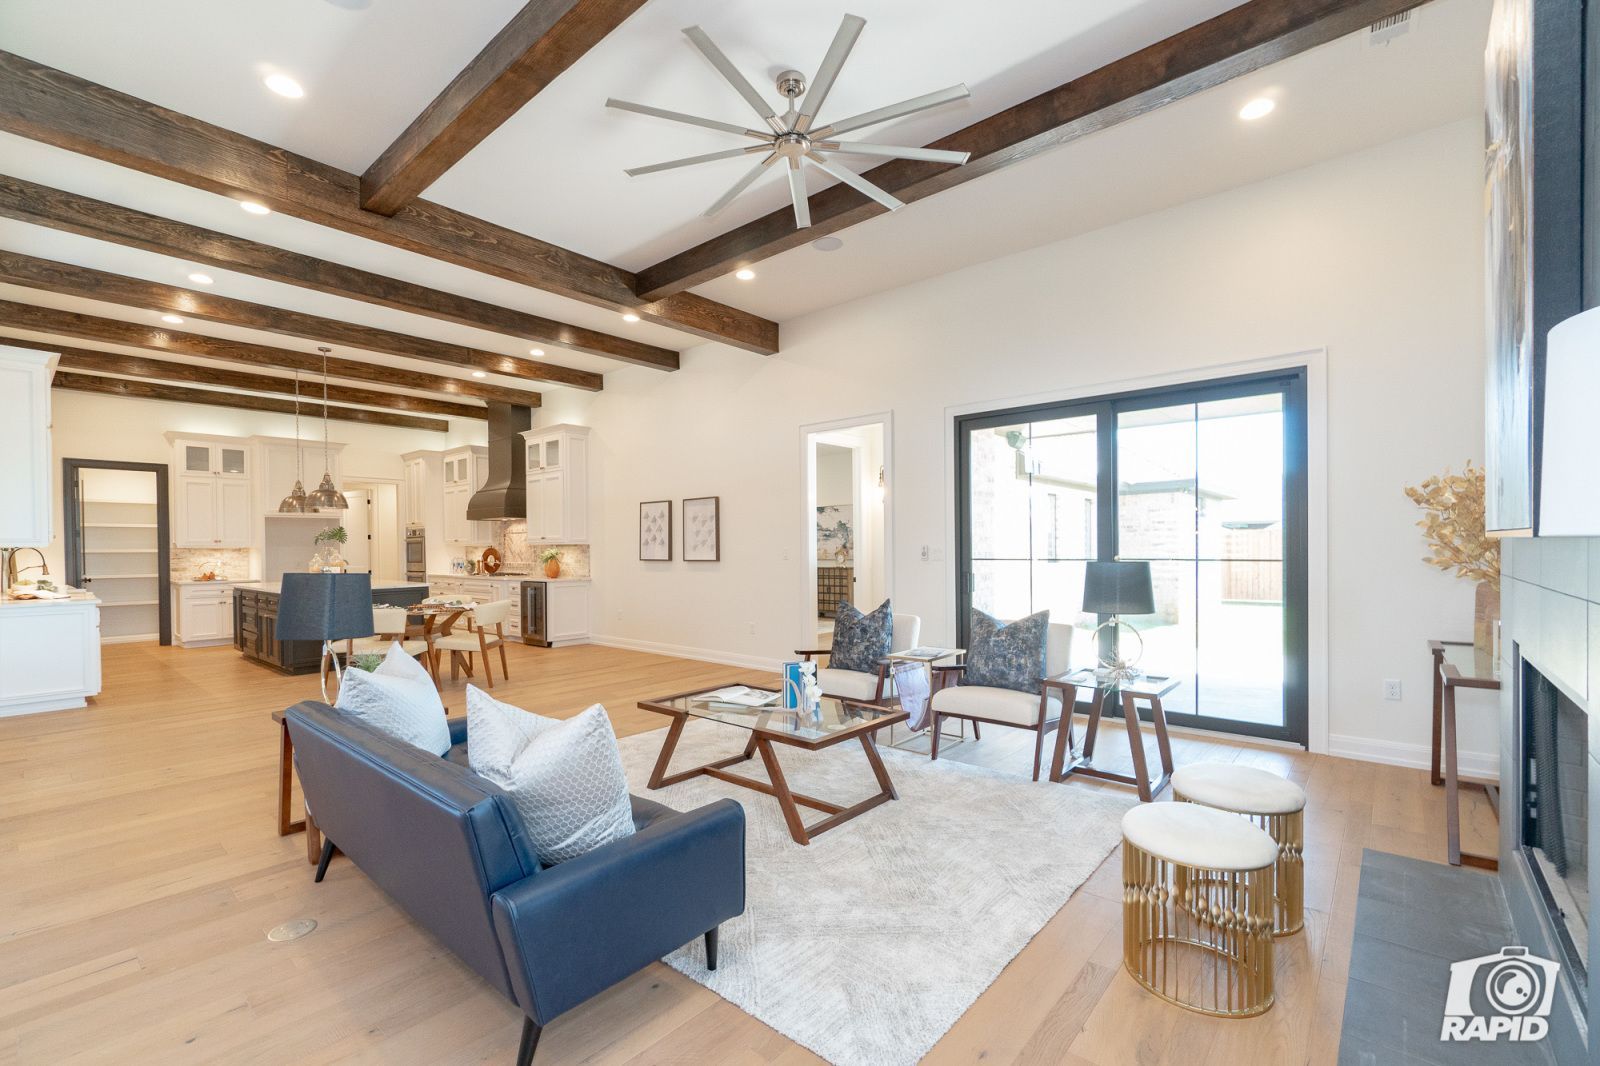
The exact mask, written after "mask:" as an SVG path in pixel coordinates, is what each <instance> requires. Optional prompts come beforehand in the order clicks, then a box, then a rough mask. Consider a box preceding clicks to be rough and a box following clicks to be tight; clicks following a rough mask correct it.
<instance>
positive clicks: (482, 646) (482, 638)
mask: <svg viewBox="0 0 1600 1066" xmlns="http://www.w3.org/2000/svg"><path fill="white" fill-rule="evenodd" d="M487 633H488V630H486V629H484V628H483V627H482V626H479V627H478V650H479V651H481V652H483V679H484V681H486V682H487V683H488V685H489V687H490V688H491V689H492V688H494V663H492V662H491V661H490V660H489V644H488V637H487V636H486V634H487ZM468 654H471V653H470V652H469V653H468Z"/></svg>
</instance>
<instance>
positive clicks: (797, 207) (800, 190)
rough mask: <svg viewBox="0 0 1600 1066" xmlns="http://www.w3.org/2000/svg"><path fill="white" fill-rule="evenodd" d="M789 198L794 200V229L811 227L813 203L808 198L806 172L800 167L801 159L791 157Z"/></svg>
mask: <svg viewBox="0 0 1600 1066" xmlns="http://www.w3.org/2000/svg"><path fill="white" fill-rule="evenodd" d="M789 196H790V197H791V198H792V199H793V200H794V228H795V229H808V228H809V227H810V226H811V201H810V200H808V199H807V198H806V172H805V171H804V170H802V169H801V167H800V157H799V156H790V157H789Z"/></svg>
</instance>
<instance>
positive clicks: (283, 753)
mask: <svg viewBox="0 0 1600 1066" xmlns="http://www.w3.org/2000/svg"><path fill="white" fill-rule="evenodd" d="M272 720H273V721H274V722H277V723H278V835H279V836H281V837H286V836H288V835H289V834H290V833H298V832H300V831H301V830H304V831H305V834H306V861H307V862H309V863H310V864H311V865H313V866H315V865H316V864H317V862H318V860H319V859H321V858H322V832H321V830H319V829H318V828H317V822H316V819H314V818H312V817H311V811H310V810H309V809H308V810H306V812H305V816H304V817H303V818H294V819H292V818H291V812H290V810H289V804H290V802H291V801H292V799H293V793H294V740H293V738H291V737H290V736H289V720H288V718H287V717H286V716H285V715H284V713H283V712H282V711H273V712H272Z"/></svg>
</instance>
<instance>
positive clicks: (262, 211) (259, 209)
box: [239, 200, 272, 215]
mask: <svg viewBox="0 0 1600 1066" xmlns="http://www.w3.org/2000/svg"><path fill="white" fill-rule="evenodd" d="M239 206H240V207H241V208H243V209H244V210H246V211H248V212H250V213H251V214H252V215H270V214H272V208H270V207H268V206H267V205H266V204H258V203H256V202H255V201H254V200H240V201H239Z"/></svg>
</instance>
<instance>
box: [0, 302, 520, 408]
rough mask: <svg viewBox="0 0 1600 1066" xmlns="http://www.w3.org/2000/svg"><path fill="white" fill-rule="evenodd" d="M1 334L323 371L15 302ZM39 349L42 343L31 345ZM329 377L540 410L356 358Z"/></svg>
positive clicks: (279, 352) (234, 346)
mask: <svg viewBox="0 0 1600 1066" xmlns="http://www.w3.org/2000/svg"><path fill="white" fill-rule="evenodd" d="M0 330H27V331H29V332H32V333H48V334H52V335H55V336H62V337H75V338H77V339H78V340H87V341H98V342H100V343H101V344H122V345H126V346H127V347H129V348H142V349H144V350H145V351H150V352H157V353H163V354H166V355H176V356H185V355H189V356H195V357H198V358H201V359H216V360H219V361H221V362H228V363H243V364H245V365H247V366H253V367H265V368H270V369H274V370H299V371H301V372H303V373H307V374H321V373H322V365H323V364H322V356H321V355H319V354H317V353H315V352H297V351H291V350H290V349H287V348H269V347H267V346H266V345H264V344H250V343H248V342H246V341H234V340H226V339H224V338H221V337H207V336H205V335H203V334H199V333H184V332H182V331H181V330H175V329H170V328H161V329H155V328H152V327H150V326H144V325H140V324H139V323H137V322H124V321H122V320H121V319H116V318H98V317H96V316H94V315H84V314H79V313H78V312H76V311H62V310H59V309H58V308H54V307H39V306H36V305H34V304H21V303H12V302H9V301H3V300H0ZM28 343H31V344H32V345H33V347H36V348H37V347H39V345H40V343H41V342H39V341H32V342H28ZM327 365H328V376H329V377H330V378H333V377H338V378H345V379H346V380H350V381H366V382H370V383H372V384H376V385H393V386H395V387H396V388H405V389H416V390H418V391H420V392H439V393H444V394H446V395H450V396H462V397H471V398H473V399H478V400H486V401H487V400H496V401H499V402H501V403H516V404H523V405H525V406H528V407H538V406H539V404H540V396H539V394H538V393H537V392H528V391H524V390H522V389H508V388H505V387H504V386H501V385H492V384H489V383H488V382H485V381H470V380H466V379H463V378H452V377H445V376H443V375H439V374H424V373H422V372H421V371H417V370H401V369H399V368H397V367H391V366H382V365H380V364H378V363H361V362H356V361H355V360H353V359H335V358H331V357H330V358H329V359H328V363H327Z"/></svg>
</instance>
